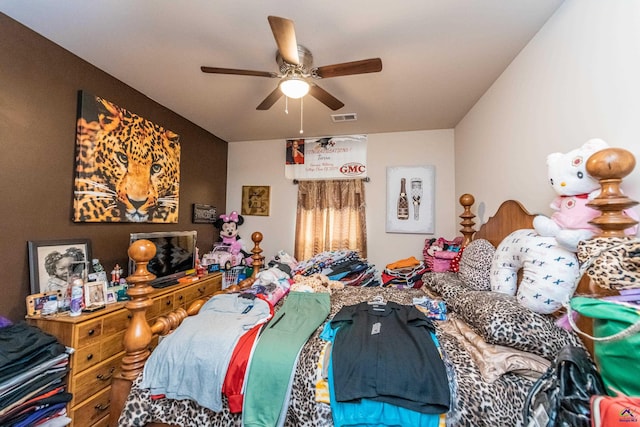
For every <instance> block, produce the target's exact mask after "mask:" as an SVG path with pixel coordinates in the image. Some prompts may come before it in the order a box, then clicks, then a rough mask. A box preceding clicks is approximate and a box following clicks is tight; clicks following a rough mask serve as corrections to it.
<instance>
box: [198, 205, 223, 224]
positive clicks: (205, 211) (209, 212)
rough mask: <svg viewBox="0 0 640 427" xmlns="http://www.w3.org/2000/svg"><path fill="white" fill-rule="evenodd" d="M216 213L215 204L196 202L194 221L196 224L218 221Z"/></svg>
mask: <svg viewBox="0 0 640 427" xmlns="http://www.w3.org/2000/svg"><path fill="white" fill-rule="evenodd" d="M216 213H217V212H216V207H215V206H212V205H203V204H200V203H194V204H193V218H192V221H193V223H194V224H213V223H214V222H216Z"/></svg>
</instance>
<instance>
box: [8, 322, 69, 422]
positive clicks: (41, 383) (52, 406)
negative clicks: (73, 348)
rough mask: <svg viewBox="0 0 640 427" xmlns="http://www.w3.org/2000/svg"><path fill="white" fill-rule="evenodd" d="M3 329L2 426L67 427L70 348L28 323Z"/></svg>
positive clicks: (11, 325)
mask: <svg viewBox="0 0 640 427" xmlns="http://www.w3.org/2000/svg"><path fill="white" fill-rule="evenodd" d="M4 325H5V326H3V327H0V425H2V426H12V427H27V426H36V425H37V426H43V427H44V426H47V427H59V426H66V425H68V424H69V423H70V422H71V419H70V418H69V417H67V411H66V405H67V403H68V402H70V401H71V398H72V395H71V394H70V393H67V392H66V384H65V381H64V377H65V375H66V374H67V372H68V370H69V354H68V352H67V348H66V347H65V346H64V345H62V344H60V343H59V342H58V341H57V339H56V338H55V337H54V336H52V335H49V334H47V333H45V332H43V331H42V330H40V329H38V328H36V327H35V326H31V325H27V324H26V323H23V322H21V323H17V324H13V323H11V322H5V323H4Z"/></svg>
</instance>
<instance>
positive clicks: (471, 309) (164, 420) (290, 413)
mask: <svg viewBox="0 0 640 427" xmlns="http://www.w3.org/2000/svg"><path fill="white" fill-rule="evenodd" d="M634 166H635V160H634V158H633V155H632V154H631V153H629V152H628V151H626V150H621V149H615V148H612V149H607V150H603V151H602V152H600V153H597V154H596V155H594V156H592V158H590V159H589V161H588V166H587V167H588V171H589V173H590V174H591V175H592V176H594V177H596V178H598V179H599V180H600V182H601V186H602V192H601V195H600V197H599V198H597V199H595V200H594V201H593V203H592V206H593V207H594V208H595V209H598V210H600V211H601V212H602V213H603V214H602V215H601V216H600V217H598V218H596V221H594V222H595V223H596V225H597V226H598V227H599V228H600V229H601V230H602V235H604V236H609V237H612V236H620V235H622V233H623V232H624V229H626V228H628V227H630V226H632V225H634V222H633V221H632V220H631V219H630V218H628V217H627V216H625V215H624V214H623V211H624V210H625V209H627V208H629V207H631V206H633V205H634V204H635V202H634V201H632V200H630V199H628V198H627V197H626V196H624V195H623V194H622V193H621V191H620V188H619V184H620V182H621V180H622V178H624V177H625V176H626V175H628V174H629V173H630V172H631V171H632V170H633V168H634ZM460 203H461V205H462V207H463V213H462V214H461V215H460V218H462V221H461V222H460V224H461V226H462V228H461V230H460V231H461V234H462V235H463V241H464V243H463V246H464V247H465V250H464V252H463V253H462V256H463V257H464V256H465V253H466V252H467V248H471V247H474V248H475V249H474V250H473V251H469V253H471V252H473V253H474V254H475V256H476V259H475V260H474V262H475V264H478V263H479V264H482V265H483V266H479V267H478V268H479V269H482V268H485V269H486V268H487V264H486V263H487V261H486V260H484V261H483V259H482V258H478V254H483V249H482V245H481V244H480V242H482V243H484V242H489V243H491V245H493V246H494V247H495V246H497V245H498V244H499V243H500V242H501V241H502V240H503V238H504V237H505V236H507V235H508V234H510V233H511V232H512V231H514V230H519V229H528V228H532V221H533V218H534V215H532V214H530V213H529V212H528V211H527V210H526V209H525V208H524V207H523V206H522V205H521V204H520V203H519V202H517V201H514V200H509V201H506V202H504V203H503V204H502V205H501V206H500V208H499V209H498V211H497V212H496V213H495V215H494V216H493V217H491V218H490V219H489V220H488V221H487V222H486V223H485V224H483V225H482V226H481V227H480V228H479V230H477V231H476V230H475V229H474V226H475V223H474V218H475V215H474V214H473V213H472V209H471V208H472V205H473V203H474V197H473V196H472V195H469V194H465V195H463V196H461V197H460ZM252 240H253V242H254V248H253V250H252V252H253V256H252V258H253V264H254V272H253V273H254V274H253V276H252V277H250V278H248V279H247V280H245V281H244V282H241V283H240V284H239V285H238V286H237V287H236V286H233V287H231V288H227V289H225V290H224V291H222V292H224V293H227V294H228V293H233V292H238V291H239V290H241V289H246V288H249V287H251V285H252V284H253V283H254V282H255V280H256V274H257V272H258V270H259V268H260V266H261V265H262V263H263V257H262V255H261V253H262V249H261V248H260V243H261V241H262V234H261V233H258V232H256V233H254V234H253V235H252ZM474 242H475V243H478V244H477V245H476V244H475V243H474ZM478 247H479V248H478ZM129 255H130V256H131V258H132V259H134V260H135V261H136V262H137V265H138V266H139V268H138V271H137V272H136V274H134V275H133V276H132V277H130V279H129V280H130V282H131V283H132V286H131V287H130V295H131V298H132V300H131V301H130V302H129V303H128V308H129V309H130V310H131V312H132V319H131V323H130V326H129V328H128V329H127V332H126V334H125V351H126V355H125V357H124V359H123V362H122V368H121V371H120V373H119V374H118V375H117V376H116V377H115V379H114V382H113V384H112V390H111V408H112V411H111V413H112V418H111V420H110V425H119V426H127V427H132V426H144V425H147V426H164V425H178V426H204V425H212V426H225V427H226V426H241V425H242V419H241V416H240V415H239V414H232V413H230V412H229V410H228V407H227V402H226V401H225V399H224V398H223V409H222V411H220V412H213V411H211V410H209V409H207V408H203V407H201V406H199V405H198V404H196V403H195V402H194V401H192V400H188V399H183V400H174V399H166V398H165V399H151V398H150V392H149V390H147V389H145V388H142V387H140V382H141V375H140V374H141V372H142V371H143V369H144V364H145V362H146V361H147V359H148V358H149V353H150V351H149V347H150V343H151V340H152V339H153V337H154V335H166V334H169V333H172V332H173V331H175V330H176V328H178V326H179V325H180V324H181V322H182V321H183V320H184V319H185V318H187V317H188V316H192V315H196V314H197V313H198V311H199V310H200V308H201V307H202V306H203V305H204V304H205V303H206V300H201V301H197V302H196V303H194V304H193V305H192V306H191V307H190V308H189V309H188V310H184V309H179V310H177V311H176V312H175V313H172V314H171V315H168V316H166V317H164V318H161V319H159V320H157V321H156V322H155V323H154V324H153V325H149V324H148V323H147V321H146V320H145V310H146V309H147V307H148V305H149V298H148V294H149V292H150V289H149V288H148V287H147V286H146V283H147V282H148V280H149V277H148V273H146V271H145V269H144V265H145V261H146V260H148V258H149V253H148V252H147V249H145V248H144V247H135V248H134V247H133V246H132V248H130V251H129ZM469 276H471V278H469ZM474 276H475V275H474V273H473V272H469V270H468V268H467V274H466V276H465V275H461V274H460V273H429V274H426V275H425V276H424V277H423V286H422V287H421V288H420V289H414V288H411V289H395V288H385V287H374V288H370V287H351V286H347V287H345V288H344V289H342V290H335V291H333V292H332V293H331V296H330V314H329V316H328V317H327V319H331V318H333V316H334V315H335V314H336V313H338V312H339V311H340V309H341V308H342V307H345V306H350V305H354V304H358V303H361V302H363V301H368V302H370V301H372V300H374V299H375V298H376V297H377V298H382V299H383V300H384V301H385V302H397V303H399V304H403V305H411V304H413V302H414V298H423V297H425V296H426V297H428V298H430V299H433V300H435V301H438V300H440V301H444V302H445V303H446V306H447V311H448V313H447V320H446V321H442V322H438V321H434V324H435V335H436V337H437V342H439V345H440V348H441V349H442V350H443V354H444V363H445V365H446V367H447V375H448V376H449V387H450V392H451V401H450V409H449V411H448V412H447V413H446V414H445V415H444V416H443V417H441V419H440V420H439V422H440V423H441V425H445V424H446V425H451V426H453V425H455V426H458V425H459V426H496V425H500V426H510V425H514V426H519V425H521V424H522V420H521V410H522V406H523V404H524V399H525V397H526V394H527V392H528V390H529V388H530V387H531V385H532V384H533V382H534V381H535V378H536V377H537V376H539V375H540V373H541V372H542V371H543V370H544V369H545V368H546V366H548V363H549V361H551V360H553V358H554V356H555V354H557V352H558V351H559V350H560V349H561V348H562V347H563V346H564V345H565V344H572V345H585V346H586V347H587V348H588V349H590V348H591V344H590V343H588V342H587V343H583V342H582V341H581V340H580V338H579V337H578V336H577V335H576V334H574V333H573V332H569V331H567V330H564V329H561V328H558V327H557V326H556V323H555V321H556V317H557V313H556V314H555V315H544V314H538V313H534V312H532V311H531V310H528V309H527V308H525V307H523V306H522V305H520V304H518V302H517V301H516V300H515V298H514V297H511V296H507V295H502V294H496V293H495V292H487V291H483V290H476V289H473V288H470V287H469V285H468V283H467V281H469V280H471V281H473V280H475V278H474ZM598 292H599V291H598V290H597V289H593V288H592V287H591V286H590V284H589V280H588V278H586V277H585V278H583V279H582V280H581V281H580V284H579V286H578V290H577V291H576V293H579V294H593V293H598ZM583 322H587V321H585V320H583ZM587 323H588V322H587ZM587 323H583V324H581V325H580V326H581V327H582V328H583V329H587V330H588V329H589V325H588V324H587ZM322 330H323V328H322V325H321V326H320V327H318V328H317V329H316V330H315V332H313V333H312V334H311V336H310V338H309V339H308V340H307V341H306V343H305V344H304V346H303V347H302V349H301V351H300V354H299V358H298V363H297V365H296V368H295V375H294V376H293V380H292V381H293V382H292V387H291V396H290V399H289V404H288V409H287V412H286V420H285V422H284V425H286V426H297V427H300V426H332V425H333V421H332V415H331V406H330V405H328V404H326V403H319V402H316V400H315V387H316V384H315V383H316V368H317V366H318V360H319V355H320V353H321V351H322V350H323V348H324V346H325V344H326V342H325V340H323V339H321V337H320V336H321V333H322ZM401 356H402V355H401V354H400V355H399V357H401ZM536 373H537V374H536ZM246 393H260V394H262V395H265V396H267V395H268V392H265V391H264V390H254V389H248V390H247V391H246Z"/></svg>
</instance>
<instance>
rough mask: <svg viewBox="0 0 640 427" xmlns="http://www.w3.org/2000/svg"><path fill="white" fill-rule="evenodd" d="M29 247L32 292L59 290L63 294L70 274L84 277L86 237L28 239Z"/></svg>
mask: <svg viewBox="0 0 640 427" xmlns="http://www.w3.org/2000/svg"><path fill="white" fill-rule="evenodd" d="M28 249H29V279H30V284H31V293H32V294H38V293H44V292H55V291H61V292H62V295H66V294H67V287H68V286H69V278H70V277H74V276H79V277H81V278H83V279H84V280H86V279H87V274H88V266H89V261H90V260H91V241H90V240H89V239H69V240H46V241H44V240H40V241H29V242H28Z"/></svg>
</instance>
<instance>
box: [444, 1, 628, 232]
mask: <svg viewBox="0 0 640 427" xmlns="http://www.w3.org/2000/svg"><path fill="white" fill-rule="evenodd" d="M455 135H456V140H455V158H456V191H457V192H458V193H460V192H461V191H468V192H472V193H473V194H474V195H475V196H476V206H478V205H481V206H479V208H480V211H481V213H483V217H482V218H481V220H482V221H483V222H484V221H486V219H487V215H491V214H492V213H493V212H495V210H496V209H497V207H498V205H499V203H500V202H501V201H502V200H504V199H506V198H516V199H518V200H520V201H522V202H523V203H524V205H525V206H527V207H528V208H529V210H530V211H532V212H533V213H545V214H550V213H551V210H550V208H549V203H550V202H551V200H552V198H553V197H554V195H555V193H554V192H553V190H552V189H551V186H550V185H549V184H548V183H547V175H546V172H547V171H546V164H545V160H546V156H547V154H549V153H552V152H557V151H559V152H566V151H569V150H571V149H573V148H576V147H579V146H581V145H582V144H583V143H584V141H586V140H587V139H589V138H596V137H597V138H602V139H604V140H605V141H607V142H608V143H609V145H611V146H617V147H622V148H626V149H627V150H630V151H631V152H633V153H634V154H635V155H636V156H638V155H639V154H640V1H630V0H606V1H602V0H566V2H565V3H564V4H563V5H562V6H561V7H560V8H559V9H558V11H557V12H556V13H555V14H554V15H553V16H552V17H551V19H550V20H549V21H548V22H547V23H546V25H545V26H544V27H543V28H542V29H541V30H540V31H539V32H538V34H537V35H536V36H535V37H534V38H533V40H532V41H531V42H530V43H529V44H528V45H527V46H526V47H525V48H524V49H523V50H522V52H521V53H520V55H518V56H517V57H516V59H515V60H514V61H513V62H512V63H511V65H510V66H509V67H508V68H507V69H506V70H505V72H504V73H503V74H502V76H501V77H500V78H499V79H498V80H497V81H496V82H495V83H494V84H493V86H492V87H491V88H490V89H489V90H488V91H487V93H485V95H484V96H483V97H482V98H481V99H480V100H479V101H478V103H477V104H476V105H475V106H474V107H473V108H472V109H471V110H470V112H469V113H468V114H467V115H466V117H465V118H464V119H463V120H462V121H461V122H460V123H459V124H458V125H457V126H456V128H455ZM638 160H639V161H640V157H639V158H638ZM623 188H624V189H625V191H626V193H627V194H628V195H629V196H631V197H632V198H634V199H635V200H640V167H638V168H637V169H636V170H635V171H634V172H633V173H632V174H631V175H630V176H629V177H628V178H627V179H625V183H624V185H623Z"/></svg>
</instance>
